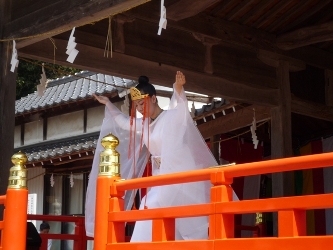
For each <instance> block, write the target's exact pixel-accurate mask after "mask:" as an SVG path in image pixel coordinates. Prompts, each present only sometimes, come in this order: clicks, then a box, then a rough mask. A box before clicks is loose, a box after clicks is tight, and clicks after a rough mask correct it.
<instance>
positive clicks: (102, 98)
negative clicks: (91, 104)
mask: <svg viewBox="0 0 333 250" xmlns="http://www.w3.org/2000/svg"><path fill="white" fill-rule="evenodd" d="M92 95H93V97H95V98H96V100H97V101H98V102H99V103H102V104H104V105H105V104H107V103H108V102H109V101H110V100H109V98H108V97H106V96H102V95H96V94H92Z"/></svg>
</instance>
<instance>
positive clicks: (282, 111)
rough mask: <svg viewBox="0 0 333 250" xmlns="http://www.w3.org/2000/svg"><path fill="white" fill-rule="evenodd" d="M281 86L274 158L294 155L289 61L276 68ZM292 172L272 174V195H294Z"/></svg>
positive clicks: (274, 129) (275, 117)
mask: <svg viewBox="0 0 333 250" xmlns="http://www.w3.org/2000/svg"><path fill="white" fill-rule="evenodd" d="M276 76H277V80H278V86H279V90H280V91H279V95H280V98H279V106H277V107H275V108H272V109H271V123H272V125H271V135H272V137H271V157H272V159H277V158H282V157H290V156H292V139H291V94H290V82H289V63H288V62H286V61H279V65H278V67H277V69H276ZM292 178H293V177H292V173H291V172H284V173H275V174H273V175H272V196H273V197H281V196H290V195H293V193H294V192H293V186H292V183H293V182H292ZM277 221H278V218H277V214H274V216H273V223H274V224H273V235H274V236H276V235H278V225H277Z"/></svg>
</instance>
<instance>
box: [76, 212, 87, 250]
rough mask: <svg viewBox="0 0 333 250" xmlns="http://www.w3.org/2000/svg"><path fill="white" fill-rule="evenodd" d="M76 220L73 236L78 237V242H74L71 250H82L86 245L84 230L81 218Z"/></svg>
mask: <svg viewBox="0 0 333 250" xmlns="http://www.w3.org/2000/svg"><path fill="white" fill-rule="evenodd" d="M77 219H78V220H77V221H75V231H74V233H75V235H78V236H79V239H78V240H74V245H73V250H83V249H86V248H87V243H86V241H85V230H84V224H83V219H84V218H83V217H82V218H77Z"/></svg>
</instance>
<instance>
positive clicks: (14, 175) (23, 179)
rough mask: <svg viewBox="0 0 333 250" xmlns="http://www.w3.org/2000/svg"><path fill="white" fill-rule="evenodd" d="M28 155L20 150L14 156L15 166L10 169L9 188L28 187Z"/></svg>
mask: <svg viewBox="0 0 333 250" xmlns="http://www.w3.org/2000/svg"><path fill="white" fill-rule="evenodd" d="M27 161H28V158H27V156H26V155H25V154H24V153H22V152H21V151H19V152H18V153H16V154H14V155H13V156H12V163H13V164H14V166H13V167H11V168H10V170H9V179H8V189H27V169H26V168H25V164H26V163H27Z"/></svg>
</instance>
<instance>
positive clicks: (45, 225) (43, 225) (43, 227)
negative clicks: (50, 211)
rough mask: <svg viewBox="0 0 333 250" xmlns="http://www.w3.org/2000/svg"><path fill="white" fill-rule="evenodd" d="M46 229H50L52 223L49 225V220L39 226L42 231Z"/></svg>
mask: <svg viewBox="0 0 333 250" xmlns="http://www.w3.org/2000/svg"><path fill="white" fill-rule="evenodd" d="M44 229H50V225H49V223H47V222H43V223H42V224H40V226H39V230H40V231H43V230H44Z"/></svg>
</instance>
